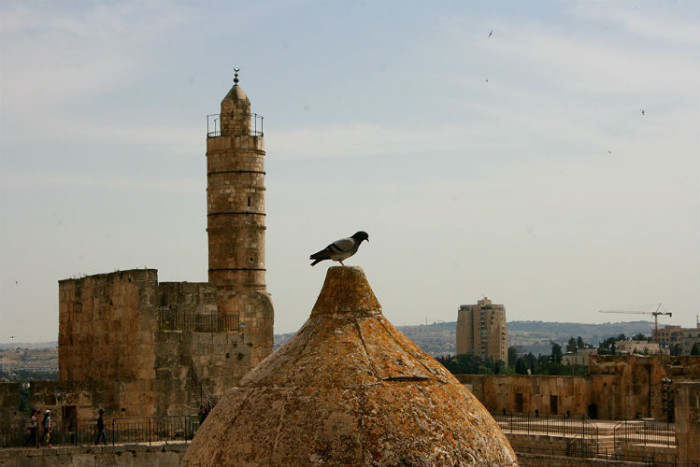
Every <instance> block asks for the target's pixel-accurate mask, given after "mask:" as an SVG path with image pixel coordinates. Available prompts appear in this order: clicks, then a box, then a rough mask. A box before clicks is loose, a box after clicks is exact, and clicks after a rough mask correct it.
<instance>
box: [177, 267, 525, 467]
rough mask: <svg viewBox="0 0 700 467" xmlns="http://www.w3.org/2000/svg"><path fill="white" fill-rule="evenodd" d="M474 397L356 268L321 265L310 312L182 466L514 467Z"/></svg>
mask: <svg viewBox="0 0 700 467" xmlns="http://www.w3.org/2000/svg"><path fill="white" fill-rule="evenodd" d="M515 461H516V457H515V454H514V453H513V450H512V448H511V447H510V444H509V443H508V440H507V439H506V437H505V436H504V434H503V432H502V431H501V430H500V428H499V427H498V425H497V424H496V422H495V421H494V420H493V418H492V417H491V416H490V415H489V413H488V412H487V411H486V409H485V408H484V407H483V406H482V405H481V403H480V402H479V401H478V400H477V399H476V398H475V397H474V396H473V395H472V394H471V393H470V392H469V391H468V390H467V389H466V388H465V387H464V386H463V385H462V384H460V383H459V381H457V379H456V378H455V377H453V376H452V375H451V374H450V373H449V372H448V371H447V370H446V369H445V368H444V367H443V366H442V365H440V364H439V363H438V362H436V361H435V360H434V359H433V358H432V357H430V356H429V355H428V354H426V353H425V352H423V351H422V350H421V349H420V348H419V347H418V346H416V345H415V344H414V343H413V342H412V341H411V340H409V339H408V338H407V337H406V336H404V335H403V334H401V333H400V332H399V331H398V330H397V329H396V328H395V327H394V326H393V325H392V324H391V323H390V322H389V321H388V320H387V319H386V318H385V317H384V316H383V315H382V309H381V306H380V305H379V302H378V301H377V298H376V297H375V295H374V293H373V292H372V289H371V288H370V286H369V284H368V283H367V279H366V278H365V275H364V272H363V271H362V269H361V268H359V267H349V266H345V267H343V266H337V267H331V268H329V269H328V273H327V275H326V280H325V283H324V284H323V288H322V290H321V294H320V296H319V297H318V300H317V301H316V305H315V306H314V308H313V310H312V312H311V316H310V318H309V319H308V320H307V321H306V323H305V324H304V325H303V326H302V328H301V329H300V330H299V331H298V332H297V334H296V335H295V336H294V337H293V338H291V339H290V340H289V341H288V342H287V343H286V344H285V345H283V346H282V347H281V348H280V349H279V350H277V351H276V352H275V353H273V354H272V355H270V356H269V357H268V358H266V359H265V360H264V361H263V362H262V363H260V365H258V366H257V367H256V368H255V369H253V370H252V371H251V372H250V373H248V374H247V375H246V376H245V377H244V378H243V379H242V380H241V382H240V385H239V386H238V387H236V388H233V389H232V390H231V391H230V392H228V393H227V394H226V395H225V396H224V397H223V398H222V400H221V401H220V402H219V404H218V405H217V407H216V408H215V409H214V410H213V411H212V412H211V414H210V415H209V416H208V417H207V420H206V423H204V424H203V425H202V427H201V428H200V429H199V431H198V432H197V435H196V436H195V438H194V440H193V441H192V444H191V446H190V448H189V449H188V451H187V453H186V454H185V457H184V459H183V462H184V464H185V465H191V466H205V465H206V466H210V465H212V466H213V465H217V466H221V465H346V466H350V465H420V466H426V465H434V466H437V465H479V466H482V465H483V466H506V465H507V466H513V465H515Z"/></svg>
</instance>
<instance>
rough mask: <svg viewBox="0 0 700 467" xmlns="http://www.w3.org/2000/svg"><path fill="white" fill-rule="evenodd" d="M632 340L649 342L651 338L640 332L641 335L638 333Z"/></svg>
mask: <svg viewBox="0 0 700 467" xmlns="http://www.w3.org/2000/svg"><path fill="white" fill-rule="evenodd" d="M632 340H633V341H648V340H649V337H648V336H646V335H644V334H642V333H641V332H640V333H638V334H635V335H634V336H633V337H632Z"/></svg>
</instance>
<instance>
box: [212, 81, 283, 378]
mask: <svg viewBox="0 0 700 467" xmlns="http://www.w3.org/2000/svg"><path fill="white" fill-rule="evenodd" d="M233 81H234V86H233V87H232V88H231V90H230V91H229V92H228V94H226V97H224V99H223V100H222V101H221V114H219V115H211V116H209V123H210V124H211V126H210V127H209V128H208V133H207V234H208V238H209V282H210V283H212V284H214V285H216V286H217V304H218V311H219V321H220V323H221V327H222V329H223V330H226V331H228V332H236V333H239V334H240V336H241V339H242V341H243V343H245V344H247V345H246V347H245V353H247V351H248V350H250V358H251V362H250V363H251V367H252V366H255V365H256V364H257V363H258V362H260V361H261V360H262V359H263V358H265V357H266V356H267V355H268V354H270V353H271V352H272V343H273V319H274V317H273V315H274V313H273V308H272V302H271V300H270V296H269V295H268V293H267V288H266V286H265V160H264V159H265V142H264V139H263V131H262V117H260V116H258V115H255V114H251V112H250V101H249V100H248V97H247V96H246V95H245V93H244V92H243V89H241V87H240V86H238V70H236V75H235V78H234V80H233Z"/></svg>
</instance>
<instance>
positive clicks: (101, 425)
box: [95, 409, 107, 444]
mask: <svg viewBox="0 0 700 467" xmlns="http://www.w3.org/2000/svg"><path fill="white" fill-rule="evenodd" d="M104 413H105V411H104V410H102V409H100V416H99V417H97V439H96V440H95V444H100V439H102V443H103V444H107V433H106V432H105V420H104V418H102V415H104Z"/></svg>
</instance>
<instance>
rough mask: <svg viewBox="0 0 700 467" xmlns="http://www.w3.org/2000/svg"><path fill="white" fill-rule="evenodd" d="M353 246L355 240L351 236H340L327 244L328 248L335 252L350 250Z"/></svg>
mask: <svg viewBox="0 0 700 467" xmlns="http://www.w3.org/2000/svg"><path fill="white" fill-rule="evenodd" d="M354 247H355V240H354V239H352V238H341V239H340V240H336V241H334V242H333V243H331V244H330V245H328V248H329V249H330V250H331V251H333V252H336V253H340V252H346V251H351V250H352V249H353V248H354Z"/></svg>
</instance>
